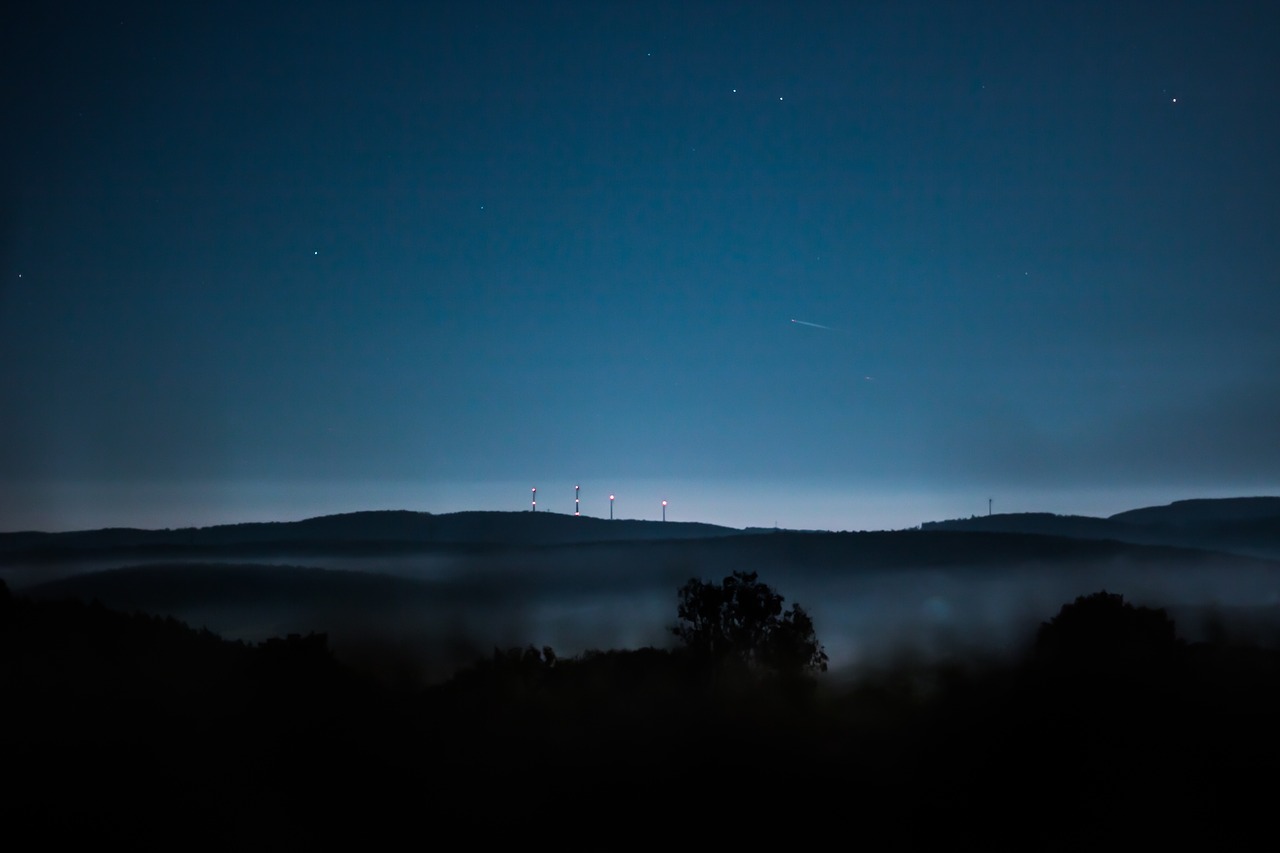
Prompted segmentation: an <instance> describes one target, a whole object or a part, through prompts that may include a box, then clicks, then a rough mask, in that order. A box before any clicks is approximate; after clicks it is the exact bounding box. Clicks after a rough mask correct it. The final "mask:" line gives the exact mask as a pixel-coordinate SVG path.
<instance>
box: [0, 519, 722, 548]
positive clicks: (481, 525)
mask: <svg viewBox="0 0 1280 853" xmlns="http://www.w3.org/2000/svg"><path fill="white" fill-rule="evenodd" d="M741 532H742V531H740V530H735V529H734V528H730V527H721V526H718V525H714V524H703V523H701V522H675V521H670V522H658V521H641V520H634V519H617V520H612V521H611V520H608V519H600V518H592V517H588V516H572V515H563V514H560V513H554V512H536V513H535V512H483V511H469V512H455V513H446V514H440V515H436V514H433V513H429V512H411V511H408V510H374V511H366V512H351V513H342V514H339V515H325V516H318V517H316V518H308V519H305V520H302V521H279V522H247V523H244V524H223V525H216V526H213V527H186V528H178V529H174V530H142V529H136V528H106V529H101V530H81V531H72V532H66V533H41V532H31V531H25V532H15V533H0V558H7V559H10V560H12V559H13V558H15V557H16V556H21V557H23V558H26V559H30V558H33V557H46V558H50V559H57V558H61V557H71V556H86V555H92V554H96V553H104V552H113V553H126V552H132V553H169V554H173V553H182V552H189V551H209V550H234V549H240V550H244V549H258V550H261V549H263V548H272V549H276V550H284V549H295V550H296V549H299V548H305V549H312V550H315V549H346V550H353V549H360V548H366V549H395V548H400V549H407V548H414V547H432V546H495V547H518V546H533V545H556V544H567V543H585V542H628V541H645V540H654V539H696V538H703V537H713V536H728V535H733V534H739V533H741Z"/></svg>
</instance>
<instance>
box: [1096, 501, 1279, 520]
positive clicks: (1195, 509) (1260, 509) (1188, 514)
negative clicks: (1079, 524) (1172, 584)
mask: <svg viewBox="0 0 1280 853" xmlns="http://www.w3.org/2000/svg"><path fill="white" fill-rule="evenodd" d="M1263 518H1280V497H1255V498H1193V499H1191V500H1185V501H1174V502H1173V503H1171V504H1167V505H1166V506H1149V507H1143V508H1142V509H1130V510H1126V511H1124V512H1118V513H1116V514H1115V515H1113V516H1110V519H1111V520H1112V521H1123V522H1124V523H1126V524H1204V523H1216V522H1223V521H1227V522H1232V521H1257V520H1258V519H1263Z"/></svg>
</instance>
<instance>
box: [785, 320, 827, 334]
mask: <svg viewBox="0 0 1280 853" xmlns="http://www.w3.org/2000/svg"><path fill="white" fill-rule="evenodd" d="M791 322H793V323H795V324H796V325H797V326H809V327H810V328H814V329H826V330H827V331H828V332H834V331H835V329H833V328H831V327H830V326H824V325H822V324H821V323H809V322H807V321H805V320H792V321H791Z"/></svg>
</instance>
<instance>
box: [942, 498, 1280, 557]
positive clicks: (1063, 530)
mask: <svg viewBox="0 0 1280 853" xmlns="http://www.w3.org/2000/svg"><path fill="white" fill-rule="evenodd" d="M920 527H921V529H922V530H951V531H966V532H982V533H1022V534H1026V533H1032V534H1037V535H1042V536H1066V537H1070V538H1073V539H1111V540H1115V541H1117V542H1127V543H1130V544H1135V545H1170V546H1174V547H1179V548H1199V549H1202V550H1210V551H1222V552H1224V553H1230V554H1240V555H1243V556H1248V557H1263V558H1266V559H1280V498H1278V497H1253V498H1198V499H1193V500H1185V501H1176V502H1174V503H1172V504H1169V505H1167V506H1157V507H1144V508H1141V509H1132V510H1127V511H1126V512H1121V513H1117V514H1115V515H1113V516H1111V517H1109V518H1094V517H1092V516H1082V515H1053V514H1052V513H1044V512H1034V513H1032V512H1028V513H1006V514H1002V515H980V516H973V517H971V518H961V519H952V520H949V521H928V522H925V523H924V524H922V525H921V526H920Z"/></svg>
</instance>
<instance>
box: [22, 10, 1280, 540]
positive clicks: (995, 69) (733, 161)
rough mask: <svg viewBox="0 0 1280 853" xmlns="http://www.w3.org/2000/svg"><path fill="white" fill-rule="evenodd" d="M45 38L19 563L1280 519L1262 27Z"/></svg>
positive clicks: (880, 14) (537, 26)
mask: <svg viewBox="0 0 1280 853" xmlns="http://www.w3.org/2000/svg"><path fill="white" fill-rule="evenodd" d="M29 5H31V6H33V7H34V8H31V9H26V10H21V11H12V10H11V11H7V12H5V13H3V14H4V18H3V24H2V26H0V54H3V58H0V63H3V66H2V67H3V90H2V91H3V109H4V113H3V127H4V131H3V134H2V135H0V138H2V139H3V142H0V145H2V146H3V173H2V181H3V183H2V184H0V189H2V191H3V195H2V196H0V198H2V206H0V229H2V232H0V406H2V409H0V529H19V528H40V529H65V528H71V527H86V526H100V525H102V524H127V525H133V526H178V525H186V524H207V523H212V522H218V521H238V520H250V519H261V518H270V519H287V518H296V517H302V516H305V515H310V514H316V513H319V512H332V511H344V510H353V509H370V508H383V507H403V508H409V509H426V510H432V511H450V510H458V509H519V508H524V507H526V506H527V502H528V495H529V488H530V487H532V486H537V487H538V488H539V494H540V495H541V496H543V497H542V500H541V501H540V508H547V509H554V510H558V511H572V492H573V486H574V484H575V483H580V484H581V485H582V490H583V491H582V495H583V501H584V510H585V511H587V512H589V513H590V514H593V515H606V514H607V512H608V502H607V495H608V493H609V492H610V491H613V492H615V493H617V494H618V496H619V498H618V510H619V515H622V516H626V517H649V518H655V517H658V515H659V514H660V506H659V503H658V502H659V501H660V500H661V499H662V498H667V499H669V500H670V501H671V507H670V509H669V516H668V517H670V518H675V519H681V520H694V519H696V520H704V521H717V522H723V523H729V524H735V525H753V524H759V525H771V524H773V523H775V522H777V523H780V524H782V525H784V526H794V527H823V528H835V529H851V528H852V529H859V528H870V527H899V526H908V525H913V524H916V523H918V522H919V521H921V520H927V519H930V518H938V517H953V516H957V515H969V514H972V513H977V512H985V511H986V501H987V498H988V497H994V499H995V508H996V510H997V511H1000V510H1005V511H1019V510H1052V511H1059V512H1080V513H1089V514H1103V513H1109V512H1114V511H1118V510H1121V509H1125V508H1128V507H1131V506H1136V505H1141V504H1143V503H1154V502H1165V501H1167V500H1173V499H1177V498H1183V497H1198V496H1214V495H1226V494H1260V493H1270V494H1276V493H1280V441H1277V438H1276V435H1277V425H1280V334H1277V325H1278V322H1277V321H1278V320H1280V201H1278V199H1280V157H1278V156H1277V152H1278V151H1280V51H1277V50H1276V45H1277V44H1280V6H1277V5H1276V4H1275V3H1273V2H1262V3H1225V4H1211V3H1190V4H1187V3H1169V2H1161V3H1112V2H1108V3H1081V2H1072V3H962V2H937V3H910V2H906V3H853V2H841V3H800V4H787V3H774V4H766V3H754V4H741V3H673V4H661V3H633V4H623V3H514V2H511V3H488V4H486V3H467V4H463V3H458V4H432V3H335V2H320V0H313V2H306V3H296V4H291V3H271V4H256V3H222V4H168V6H171V7H172V8H166V7H165V4H132V3H123V4H115V5H112V6H111V7H109V8H107V7H102V6H101V5H100V4H90V3H83V4H80V3H56V2H54V3H46V4H29ZM261 5H265V6H267V7H269V8H267V9H263V8H259V6H261ZM793 6H794V8H792V7H793ZM153 7H156V8H153ZM792 320H802V321H805V322H806V323H812V324H818V325H819V326H825V327H828V328H818V327H816V326H813V325H802V324H799V323H793V322H791V321H792ZM557 502H558V503H557Z"/></svg>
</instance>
